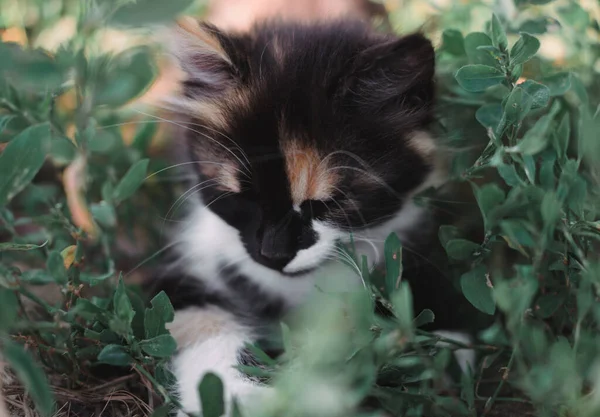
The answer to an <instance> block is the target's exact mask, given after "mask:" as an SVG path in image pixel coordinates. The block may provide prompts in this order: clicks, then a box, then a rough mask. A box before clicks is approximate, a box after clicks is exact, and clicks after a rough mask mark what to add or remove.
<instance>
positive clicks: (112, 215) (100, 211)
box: [90, 201, 117, 229]
mask: <svg viewBox="0 0 600 417" xmlns="http://www.w3.org/2000/svg"><path fill="white" fill-rule="evenodd" d="M90 212H91V213H92V216H94V219H95V220H96V221H98V223H99V224H100V225H101V226H103V227H106V228H108V229H112V228H114V227H115V226H116V225H117V213H116V212H115V208H114V207H113V206H112V205H111V204H110V203H107V202H106V201H101V202H100V203H94V204H92V205H91V206H90Z"/></svg>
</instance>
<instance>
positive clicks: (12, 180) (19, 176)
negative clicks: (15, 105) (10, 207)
mask: <svg viewBox="0 0 600 417" xmlns="http://www.w3.org/2000/svg"><path fill="white" fill-rule="evenodd" d="M49 146H50V125H49V124H47V123H44V124H40V125H35V126H31V127H29V128H27V129H25V130H24V131H22V132H21V133H20V134H19V135H17V137H15V138H14V139H13V140H11V141H10V143H9V144H8V145H7V146H6V148H5V149H4V151H3V152H2V154H0V206H4V205H6V204H8V202H9V201H10V200H12V198H13V197H14V196H15V195H17V194H18V193H19V192H20V191H21V190H23V188H25V187H26V186H27V185H28V184H29V183H30V182H31V180H33V177H35V175H36V174H37V173H38V171H39V170H40V168H41V167H42V165H43V164H44V159H45V158H46V152H47V151H48V149H49Z"/></svg>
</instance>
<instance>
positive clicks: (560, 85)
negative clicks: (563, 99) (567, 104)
mask: <svg viewBox="0 0 600 417" xmlns="http://www.w3.org/2000/svg"><path fill="white" fill-rule="evenodd" d="M541 81H542V84H544V85H545V86H547V87H548V88H549V89H550V96H551V97H558V96H562V95H563V94H565V93H566V92H567V91H569V90H570V89H571V73H570V72H559V73H557V74H552V75H550V76H548V77H545V78H543V79H542V80H541Z"/></svg>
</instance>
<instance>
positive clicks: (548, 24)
mask: <svg viewBox="0 0 600 417" xmlns="http://www.w3.org/2000/svg"><path fill="white" fill-rule="evenodd" d="M558 29H560V23H559V22H558V21H557V20H556V19H553V18H551V17H540V18H537V19H530V20H526V21H525V22H523V23H522V24H521V27H520V28H519V32H527V33H530V34H532V35H543V34H544V33H546V32H548V31H551V30H552V31H553V30H558Z"/></svg>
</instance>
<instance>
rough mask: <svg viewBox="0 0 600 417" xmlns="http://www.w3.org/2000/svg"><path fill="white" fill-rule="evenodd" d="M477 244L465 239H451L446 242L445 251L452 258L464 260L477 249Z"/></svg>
mask: <svg viewBox="0 0 600 417" xmlns="http://www.w3.org/2000/svg"><path fill="white" fill-rule="evenodd" d="M479 249H480V248H479V245H478V244H477V243H474V242H471V241H469V240H466V239H452V240H450V241H449V242H448V243H447V244H446V252H447V253H448V256H449V257H451V258H452V259H458V260H460V261H464V260H467V259H469V258H470V257H472V256H473V254H474V253H475V252H477V251H479Z"/></svg>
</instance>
